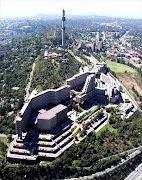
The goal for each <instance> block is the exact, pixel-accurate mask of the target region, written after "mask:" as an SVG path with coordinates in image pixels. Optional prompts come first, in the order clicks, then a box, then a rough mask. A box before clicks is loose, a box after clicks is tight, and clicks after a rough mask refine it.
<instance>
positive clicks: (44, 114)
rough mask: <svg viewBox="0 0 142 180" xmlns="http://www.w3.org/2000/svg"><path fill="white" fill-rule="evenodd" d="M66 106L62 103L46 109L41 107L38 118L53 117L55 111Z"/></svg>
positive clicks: (57, 111)
mask: <svg viewBox="0 0 142 180" xmlns="http://www.w3.org/2000/svg"><path fill="white" fill-rule="evenodd" d="M66 108H67V107H66V106H64V105H62V104H59V105H57V106H55V107H54V108H52V109H50V110H48V111H46V110H44V109H41V110H40V111H39V114H38V117H37V118H38V119H51V118H52V117H54V116H55V115H56V114H57V113H59V112H60V111H62V110H64V109H66Z"/></svg>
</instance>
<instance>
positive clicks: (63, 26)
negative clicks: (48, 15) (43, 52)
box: [62, 9, 65, 48]
mask: <svg viewBox="0 0 142 180" xmlns="http://www.w3.org/2000/svg"><path fill="white" fill-rule="evenodd" d="M64 22H65V10H64V9H63V16H62V47H63V48H64V47H65V25H64Z"/></svg>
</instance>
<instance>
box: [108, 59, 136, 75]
mask: <svg viewBox="0 0 142 180" xmlns="http://www.w3.org/2000/svg"><path fill="white" fill-rule="evenodd" d="M106 64H107V67H109V68H110V69H111V70H112V71H114V72H115V73H124V72H126V71H127V72H129V73H135V72H136V70H134V69H133V68H131V67H129V66H127V65H124V64H120V63H116V62H111V61H108V60H107V61H106Z"/></svg>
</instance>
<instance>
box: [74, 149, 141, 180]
mask: <svg viewBox="0 0 142 180" xmlns="http://www.w3.org/2000/svg"><path fill="white" fill-rule="evenodd" d="M140 153H141V151H140V150H137V151H135V152H134V153H132V154H130V155H129V156H128V157H127V158H126V160H124V159H123V160H121V162H120V163H118V165H117V166H111V168H107V169H105V170H104V171H101V172H97V173H95V174H92V175H89V176H84V177H80V178H72V180H75V179H76V180H77V179H78V180H88V179H94V178H95V177H99V176H101V175H104V174H107V173H109V172H111V171H112V170H114V169H116V168H118V167H120V166H121V165H123V164H125V163H126V162H127V161H129V160H130V159H132V158H134V157H135V156H137V155H138V154H140ZM141 168H142V167H140V168H139V169H137V170H138V171H139V173H138V174H135V177H136V178H137V177H138V178H137V179H126V180H141V179H139V177H140V176H141V175H140V174H141V172H142V169H141ZM137 170H136V171H137ZM138 171H137V172H138Z"/></svg>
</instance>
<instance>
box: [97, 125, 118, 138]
mask: <svg viewBox="0 0 142 180" xmlns="http://www.w3.org/2000/svg"><path fill="white" fill-rule="evenodd" d="M106 129H108V130H109V131H110V132H114V133H115V134H117V129H114V128H113V127H112V126H111V125H110V124H109V123H107V124H106V125H105V126H104V127H103V128H102V129H100V131H98V132H97V133H96V136H99V135H100V134H101V132H103V131H105V130H106Z"/></svg>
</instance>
